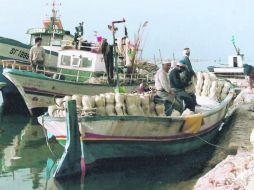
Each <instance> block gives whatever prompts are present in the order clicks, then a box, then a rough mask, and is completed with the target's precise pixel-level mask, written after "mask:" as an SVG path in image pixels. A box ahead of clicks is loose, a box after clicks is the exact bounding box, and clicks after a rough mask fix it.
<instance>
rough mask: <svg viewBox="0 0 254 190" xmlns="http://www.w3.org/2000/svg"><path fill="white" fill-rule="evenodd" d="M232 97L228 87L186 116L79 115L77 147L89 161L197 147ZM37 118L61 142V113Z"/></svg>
mask: <svg viewBox="0 0 254 190" xmlns="http://www.w3.org/2000/svg"><path fill="white" fill-rule="evenodd" d="M232 98H233V90H232V89H231V90H230V91H229V93H228V95H227V96H226V98H225V99H224V100H222V101H221V102H220V103H217V104H216V105H215V104H214V106H211V107H210V108H208V107H207V105H205V104H204V102H203V105H200V106H199V107H198V110H199V111H197V113H196V114H194V115H188V116H169V117H166V116H164V117H163V116H144V115H124V116H120V115H116V116H99V115H98V116H79V120H78V122H79V131H80V134H81V139H82V143H83V146H81V151H83V155H84V158H85V163H86V164H88V165H89V164H92V163H94V162H96V161H97V160H101V159H111V158H129V157H155V156H162V155H179V154H183V153H186V152H189V151H192V150H195V149H198V148H200V147H201V146H203V145H205V144H206V143H209V142H211V140H212V139H213V138H214V137H215V136H216V135H217V134H218V132H219V131H220V130H221V127H222V124H223V121H224V119H225V116H226V114H227V113H228V110H229V106H230V104H231V101H232ZM198 103H201V102H198ZM69 114H72V113H69ZM38 121H39V123H40V124H41V125H42V126H43V127H44V128H45V129H47V131H48V134H52V135H54V136H55V137H56V139H57V140H58V142H59V143H60V144H62V145H63V146H64V145H65V143H66V136H67V124H66V119H65V117H53V116H49V115H47V114H46V115H44V116H40V117H39V118H38ZM72 124H73V121H72ZM71 138H72V137H71ZM70 143H72V142H70ZM72 147H73V146H72ZM77 148H78V147H77ZM66 152H68V150H66ZM75 159H76V160H78V161H80V159H78V158H75ZM69 167H70V168H72V166H69ZM77 169H79V168H77ZM71 172H74V171H72V170H71V171H69V173H71Z"/></svg>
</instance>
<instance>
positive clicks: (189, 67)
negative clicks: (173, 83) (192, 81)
mask: <svg viewBox="0 0 254 190" xmlns="http://www.w3.org/2000/svg"><path fill="white" fill-rule="evenodd" d="M183 60H184V61H185V63H186V71H188V75H189V76H188V77H190V78H191V77H193V76H194V75H195V72H194V70H193V68H192V65H191V61H190V48H184V49H183Z"/></svg>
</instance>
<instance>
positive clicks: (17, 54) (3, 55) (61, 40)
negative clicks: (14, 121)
mask: <svg viewBox="0 0 254 190" xmlns="http://www.w3.org/2000/svg"><path fill="white" fill-rule="evenodd" d="M27 34H28V35H29V43H28V44H24V43H22V42H19V41H17V40H14V39H10V38H4V37H0V62H1V61H3V60H16V61H18V62H19V63H20V64H24V65H29V64H30V63H29V51H30V49H31V47H32V46H33V45H34V41H35V38H36V37H41V38H42V46H43V48H44V49H45V54H46V58H45V60H46V61H45V63H46V66H47V67H50V68H52V69H54V68H56V63H57V57H58V51H60V50H61V49H62V46H66V45H67V44H70V43H72V41H73V38H74V37H73V35H71V34H70V32H69V31H67V30H65V29H64V28H63V26H62V21H61V19H60V18H59V17H58V16H57V10H56V2H55V1H53V3H52V15H51V16H50V17H49V18H46V19H45V20H43V27H42V28H30V29H28V31H27ZM2 72H3V67H2V64H1V65H0V82H5V83H6V84H7V86H6V88H4V89H3V97H4V110H5V111H6V112H16V111H18V110H19V111H18V112H22V109H17V108H22V107H24V106H25V103H24V101H23V99H22V97H21V96H20V95H19V92H18V90H17V89H16V87H15V86H14V85H13V84H12V83H10V81H9V80H7V79H6V78H5V77H4V76H3V75H2Z"/></svg>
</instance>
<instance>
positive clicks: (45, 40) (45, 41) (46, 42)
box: [41, 35, 51, 46]
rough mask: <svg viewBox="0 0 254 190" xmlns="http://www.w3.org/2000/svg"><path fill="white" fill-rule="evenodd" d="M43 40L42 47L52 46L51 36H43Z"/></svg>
mask: <svg viewBox="0 0 254 190" xmlns="http://www.w3.org/2000/svg"><path fill="white" fill-rule="evenodd" d="M41 38H42V42H41V44H42V46H50V39H51V36H50V35H42V36H41Z"/></svg>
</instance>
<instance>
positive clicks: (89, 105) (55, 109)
mask: <svg viewBox="0 0 254 190" xmlns="http://www.w3.org/2000/svg"><path fill="white" fill-rule="evenodd" d="M68 100H76V104H77V110H78V113H79V114H81V115H100V116H115V115H119V116H123V115H140V116H165V107H164V105H163V104H155V103H154V101H153V95H152V94H121V93H106V94H100V95H96V96H87V95H83V96H81V95H73V96H65V97H64V98H56V104H55V105H52V106H49V107H48V113H49V115H50V116H53V117H65V116H66V111H65V110H66V102H67V101H68ZM172 116H180V113H179V112H178V111H176V110H174V111H173V112H172Z"/></svg>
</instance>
